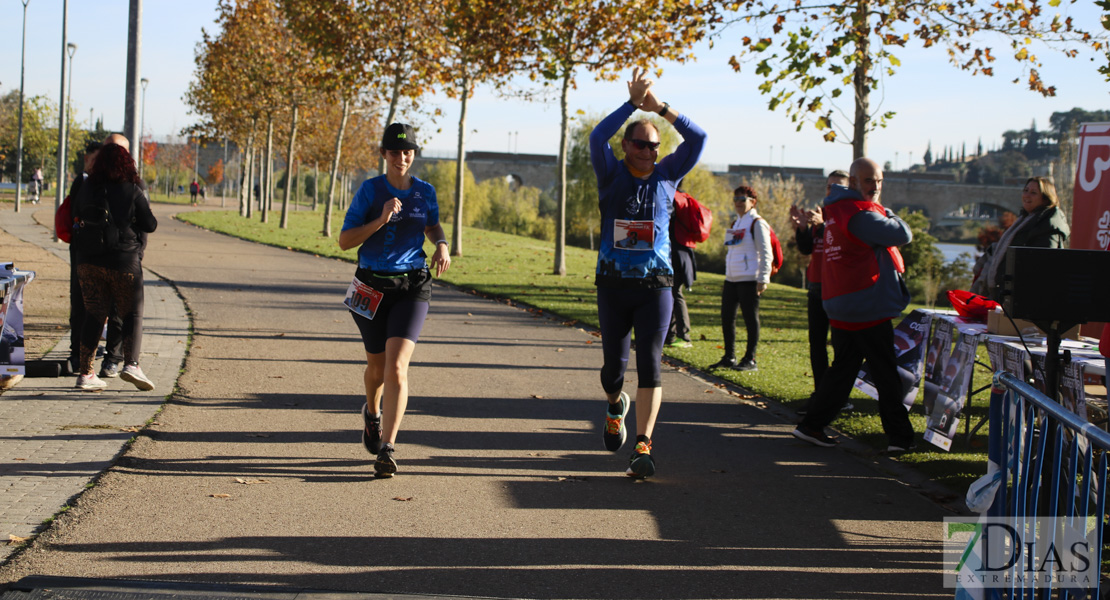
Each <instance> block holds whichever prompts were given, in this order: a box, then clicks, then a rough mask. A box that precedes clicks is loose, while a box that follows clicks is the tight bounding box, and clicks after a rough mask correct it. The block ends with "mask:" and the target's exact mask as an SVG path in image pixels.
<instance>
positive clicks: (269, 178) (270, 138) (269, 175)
mask: <svg viewBox="0 0 1110 600" xmlns="http://www.w3.org/2000/svg"><path fill="white" fill-rule="evenodd" d="M262 164H263V166H264V167H265V169H266V174H265V175H264V176H263V178H262V206H261V208H262V222H263V223H269V219H270V195H271V194H272V193H273V188H271V187H270V186H271V185H272V184H273V179H274V116H273V114H271V115H270V116H269V119H268V120H267V123H266V156H265V158H263V159H262Z"/></svg>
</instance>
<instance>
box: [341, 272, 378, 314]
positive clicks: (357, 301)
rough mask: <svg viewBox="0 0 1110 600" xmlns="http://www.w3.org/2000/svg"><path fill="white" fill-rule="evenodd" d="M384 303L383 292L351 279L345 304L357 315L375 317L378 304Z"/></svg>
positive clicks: (356, 279)
mask: <svg viewBox="0 0 1110 600" xmlns="http://www.w3.org/2000/svg"><path fill="white" fill-rule="evenodd" d="M381 303H382V293H381V292H379V291H378V290H375V289H374V288H372V287H370V286H368V285H366V284H365V283H363V282H361V281H359V280H358V278H355V279H352V280H351V285H350V286H349V287H348V288H347V297H346V298H345V299H344V300H343V304H344V305H345V306H346V307H347V308H349V309H350V310H351V312H353V313H355V314H356V315H361V316H363V317H366V318H367V319H373V318H374V314H376V313H377V312H378V305H379V304H381Z"/></svg>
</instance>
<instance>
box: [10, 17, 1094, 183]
mask: <svg viewBox="0 0 1110 600" xmlns="http://www.w3.org/2000/svg"><path fill="white" fill-rule="evenodd" d="M127 4H128V3H127V0H83V1H77V0H74V1H71V2H69V41H70V42H73V43H75V44H77V46H78V49H77V52H76V54H75V56H74V67H75V70H74V73H73V90H72V97H73V102H74V105H75V107H76V108H75V110H76V116H77V118H78V119H79V120H81V121H87V120H88V119H89V109H90V108H91V109H92V111H93V114H94V116H95V117H96V118H99V117H100V116H103V117H104V119H105V124H106V126H107V127H109V128H113V129H119V128H121V127H122V124H123V103H124V81H123V79H124V73H125V70H126V42H127ZM61 6H62V1H61V0H30V3H29V5H28V8H27V58H26V65H27V74H26V92H27V94H28V95H40V94H41V95H46V96H48V97H50V98H52V99H54V100H56V99H57V96H58V93H59V87H60V71H59V68H60V57H61V45H62V44H61V29H62V27H61V13H62V9H61ZM215 6H216V2H215V1H214V0H191V1H189V2H177V1H170V0H147V1H146V2H144V7H143V8H144V10H143V56H142V76H144V77H147V78H148V79H150V85H149V87H148V88H147V96H146V129H147V131H148V132H152V133H153V134H155V135H165V134H171V133H177V132H179V131H180V130H181V129H182V128H183V127H186V126H187V125H189V124H191V123H193V122H195V120H196V118H195V117H194V116H192V115H190V114H189V113H188V108H187V107H186V106H185V105H184V103H183V101H182V99H181V98H182V96H183V94H184V93H185V89H186V87H187V85H188V83H189V81H190V79H191V78H192V74H193V69H194V64H193V56H194V49H195V46H196V44H197V42H198V41H199V40H200V35H201V28H202V27H203V28H207V29H208V30H209V31H210V32H211V31H212V30H213V22H214V19H215ZM1050 10H1053V9H1050ZM1070 10H1071V15H1072V16H1073V17H1075V20H1076V22H1077V23H1081V24H1086V26H1087V27H1090V28H1094V27H1095V26H1096V24H1095V21H1096V19H1097V18H1098V16H1099V14H1100V13H1099V11H1098V10H1097V9H1096V7H1095V6H1094V5H1093V3H1092V2H1082V3H1080V4H1079V5H1077V6H1076V7H1072V8H1071V9H1070ZM22 13H23V7H22V4H21V1H20V0H4V1H3V2H2V3H0V24H2V25H0V28H2V31H0V56H3V61H2V64H0V89H2V90H3V91H5V92H6V91H9V90H11V89H16V88H18V87H19V56H20V27H21V22H22ZM743 34H744V33H742V32H740V31H737V32H732V33H729V34H728V35H727V36H726V37H725V38H724V39H721V40H719V41H718V42H717V44H716V48H714V49H713V50H709V49H708V48H707V47H705V46H699V47H698V48H697V49H696V53H697V55H698V57H699V58H698V61H697V62H696V63H693V64H687V65H663V68H664V73H663V76H662V77H660V78H659V79H658V82H657V84H656V90H657V93H658V94H659V96H660V97H661V98H662V99H664V100H666V101H668V102H670V103H671V105H672V106H674V107H675V108H676V109H678V110H679V111H681V112H683V113H685V114H687V115H689V116H690V118H691V119H693V120H694V121H695V122H696V123H698V124H699V125H701V126H702V127H703V128H704V129H705V130H706V131H708V132H709V143H708V145H707V148H706V151H705V154H704V155H703V157H702V160H703V162H707V163H712V164H720V165H723V164H730V163H731V164H737V163H743V164H767V163H768V162H769V161H770V162H771V163H772V164H774V165H778V164H779V163H780V162H782V161H783V160H784V159H785V163H786V164H787V165H792V166H805V167H819V168H824V169H826V170H831V169H833V168H838V167H840V168H842V167H844V166H846V164H847V163H848V162H849V161H850V160H851V147H850V146H848V145H846V144H840V143H835V144H830V143H826V142H824V141H823V140H822V139H821V137H820V135H819V134H818V133H817V132H816V131H815V130H813V129H812V128H809V127H807V128H804V129H803V130H802V131H801V132H795V131H794V125H793V124H792V123H790V121H789V119H788V118H787V117H786V116H785V114H784V113H782V112H781V111H776V112H770V111H768V110H767V108H766V106H767V100H768V97H767V96H763V95H761V94H759V92H758V90H757V86H758V85H759V83H760V82H761V79H759V78H757V77H755V76H754V75H753V74H751V72H750V70H748V72H745V73H742V74H735V73H733V72H732V70H731V68H730V67H729V66H728V64H727V61H728V57H729V56H730V55H731V54H733V51H734V49H735V48H736V47H737V43H736V42H735V40H736V39H737V38H738V37H739V36H741V35H743ZM1006 50H1007V47H1006V46H1005V45H1004V44H1001V43H999V44H995V45H994V54H995V55H996V56H999V57H1000V58H999V61H998V63H996V72H997V73H998V74H997V75H996V76H995V77H991V78H988V77H973V76H971V75H969V74H967V73H964V72H961V71H958V70H957V69H956V68H954V67H952V66H950V65H949V64H948V63H947V62H946V60H945V56H944V52H943V50H940V49H937V48H933V49H928V50H924V49H921V48H920V47H912V46H911V47H910V48H907V49H905V50H903V51H901V52H899V53H897V54H898V57H899V58H900V59H901V61H902V64H903V67H902V68H901V69H900V70H899V72H898V73H897V74H896V75H895V76H894V77H893V78H891V79H889V80H888V85H887V86H886V88H885V92H884V95H885V98H884V99H883V104H882V108H883V110H893V111H895V112H897V113H898V114H897V116H896V117H895V118H894V119H893V121H892V122H891V123H890V125H889V126H888V127H887V128H886V129H882V130H879V131H876V132H874V133H872V134H871V138H870V149H869V154H870V155H871V156H872V157H874V158H876V159H878V160H879V161H880V162H884V161H890V162H891V163H892V165H894V164H896V165H897V166H898V167H899V168H904V167H906V166H907V164H908V161H909V157H910V153H912V155H913V159H914V162H920V161H921V157H922V155H923V154H924V151H925V148H926V145H927V144H928V143H929V142H930V141H931V142H932V146H933V151H934V153H937V152H938V151H939V150H941V149H942V148H943V147H944V146H945V145H951V146H955V147H957V148H959V146H960V145H961V144H963V143H966V144H967V146H968V149H969V150H971V149H973V148H974V147H975V144H976V143H977V141H978V140H979V139H980V138H981V139H982V140H983V144H984V145H985V146H987V147H989V146H991V145H992V144H996V143H1000V140H1001V134H1002V132H1003V131H1006V130H1008V129H1020V128H1025V127H1028V126H1029V124H1030V123H1031V122H1032V121H1033V120H1036V122H1037V125H1038V127H1039V128H1042V129H1044V128H1047V127H1048V118H1049V116H1050V115H1051V114H1052V113H1053V112H1055V111H1064V110H1069V109H1071V108H1074V107H1081V108H1085V109H1088V110H1094V109H1107V108H1110V97H1108V95H1107V94H1108V92H1110V83H1108V82H1106V80H1105V79H1104V78H1103V77H1102V76H1101V75H1099V74H1098V72H1097V67H1098V65H1100V64H1105V63H1106V60H1107V59H1106V57H1105V55H1095V54H1093V53H1088V54H1086V55H1084V56H1082V57H1080V58H1078V59H1065V58H1063V57H1060V56H1059V55H1057V54H1055V53H1051V52H1048V51H1047V50H1046V49H1038V50H1037V52H1036V53H1037V54H1038V56H1039V57H1040V58H1041V59H1042V60H1043V62H1044V66H1043V67H1042V68H1041V69H1040V71H1041V74H1042V76H1043V77H1044V78H1045V79H1046V80H1047V81H1048V82H1049V83H1050V84H1053V85H1056V86H1057V96H1056V97H1053V98H1042V97H1041V96H1040V95H1039V94H1036V93H1034V92H1030V91H1028V90H1027V89H1026V88H1025V87H1024V86H1023V85H1020V84H1013V83H1010V81H1011V80H1012V79H1014V78H1015V77H1018V76H1020V75H1021V73H1020V70H1019V69H1018V68H1017V67H1016V66H1015V65H1014V64H1013V63H1012V61H1010V60H1008V58H1003V57H1006V56H1007V53H1006ZM1092 59H1093V60H1092ZM628 78H629V74H627V73H626V74H624V76H623V77H622V79H621V80H620V81H616V82H602V83H594V82H592V81H591V78H590V76H589V75H588V74H585V73H582V74H580V76H579V89H578V90H577V91H575V92H573V93H572V95H571V109H572V113H573V112H574V111H577V110H582V111H585V112H587V113H606V112H609V111H611V110H612V109H613V108H615V107H616V106H617V105H619V104H620V103H621V102H623V101H624V100H625V99H626V98H627V94H626V90H625V84H624V83H623V81H624V80H625V79H628ZM879 95H880V94H879V93H876V94H874V95H873V99H872V105H873V106H874V105H875V104H876V103H877V102H878V100H879ZM428 101H429V102H430V103H432V104H435V105H437V106H439V107H440V108H441V109H442V110H443V111H444V115H443V116H442V117H440V118H439V119H438V121H437V122H435V123H430V122H426V123H423V124H421V125H422V126H421V137H422V140H421V142H422V144H423V145H424V147H425V148H427V149H430V150H442V151H450V150H453V149H454V148H455V145H456V143H457V141H456V139H457V130H458V123H457V121H458V103H457V102H455V101H451V100H449V99H448V98H447V97H446V95H445V94H443V93H439V94H436V95H435V96H432V97H430V98H429V99H428ZM842 108H843V109H844V110H846V111H849V112H850V111H851V110H852V107H851V106H850V105H844V106H842ZM559 119H560V115H559V106H558V101H557V99H553V100H552V101H551V102H549V103H546V104H545V103H528V102H524V101H520V100H505V99H500V98H498V97H497V96H496V95H495V94H493V93H492V92H491V91H490V90H488V89H484V88H479V90H478V94H477V96H476V97H475V98H473V99H472V100H471V102H470V106H469V110H468V123H467V130H468V134H467V147H468V148H469V149H472V150H490V151H504V150H510V149H512V150H516V151H519V152H529V153H544V154H554V153H556V152H557V151H558V144H559V137H558V136H559Z"/></svg>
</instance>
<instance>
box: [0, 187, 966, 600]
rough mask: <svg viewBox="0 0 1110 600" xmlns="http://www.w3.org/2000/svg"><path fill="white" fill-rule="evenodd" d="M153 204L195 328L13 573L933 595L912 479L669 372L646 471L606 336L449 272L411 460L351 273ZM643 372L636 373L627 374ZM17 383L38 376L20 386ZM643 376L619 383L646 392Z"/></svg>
mask: <svg viewBox="0 0 1110 600" xmlns="http://www.w3.org/2000/svg"><path fill="white" fill-rule="evenodd" d="M175 210H183V209H181V208H180V207H176V208H175V207H169V206H158V207H156V214H157V215H158V217H159V223H160V224H159V228H158V231H157V232H156V233H155V234H153V235H152V236H151V242H150V247H149V249H148V252H147V256H146V260H145V266H146V267H147V268H148V269H149V270H151V271H152V272H154V273H156V274H158V275H159V276H160V277H163V278H165V279H166V280H168V281H170V282H172V285H173V286H175V287H176V289H177V291H178V293H179V294H180V295H181V297H182V298H183V299H184V302H185V305H186V306H187V308H188V311H189V313H190V316H191V319H192V325H193V339H192V346H191V349H190V351H189V354H188V357H187V359H186V362H185V367H184V370H183V372H182V373H181V375H180V378H179V380H178V390H177V392H176V393H175V394H174V395H173V397H172V398H171V399H170V401H169V402H168V404H167V405H166V407H165V410H164V411H163V412H162V413H161V414H160V415H159V416H158V417H157V419H156V421H155V422H154V423H153V424H152V425H150V426H149V427H147V428H146V429H145V430H144V431H143V433H142V434H141V435H140V436H139V438H138V439H137V440H136V442H135V443H134V444H133V445H132V446H131V447H130V449H129V450H128V451H127V452H126V453H125V454H124V455H123V456H122V457H121V458H120V459H119V460H118V462H117V463H116V464H115V466H114V467H112V468H111V469H110V470H109V471H108V472H107V473H106V474H105V475H104V476H103V477H102V478H101V479H100V480H99V482H98V484H97V485H96V486H95V487H93V488H92V489H90V490H88V491H87V492H85V493H84V494H83V495H82V496H81V497H80V499H79V500H78V501H77V502H76V505H75V506H74V507H73V508H72V509H70V510H69V511H68V512H66V513H65V514H64V515H61V516H60V517H59V518H58V519H57V520H56V522H55V523H54V525H53V526H52V527H51V528H50V529H49V530H48V531H47V532H45V533H44V534H43V535H41V536H40V537H39V539H38V540H37V541H36V543H35V544H34V545H33V546H32V547H31V548H30V549H28V550H27V551H25V552H22V553H20V554H19V555H18V556H17V557H16V558H15V559H14V560H13V561H11V563H9V564H8V565H6V566H4V567H3V569H0V581H13V580H16V579H19V578H20V577H25V576H28V575H52V576H74V577H93V578H114V579H141V580H157V581H185V582H205V583H217V584H259V585H280V586H287V587H294V588H311V589H325V590H337V591H360V592H374V593H382V594H392V595H404V594H413V595H416V594H422V595H463V596H483V597H498V598H502V597H513V598H718V597H727V598H827V599H833V598H845V599H848V598H850V599H859V598H933V597H935V598H941V597H945V598H947V597H951V595H952V590H946V589H944V588H943V587H942V586H941V575H940V564H939V563H940V549H941V544H942V540H941V526H940V521H941V518H942V517H943V516H945V515H948V514H950V513H949V512H947V511H945V510H944V509H942V508H941V507H939V506H938V505H937V504H935V503H934V502H932V501H930V500H929V499H928V498H926V497H925V496H923V495H922V494H921V493H920V492H919V490H918V489H915V487H914V486H911V485H907V484H906V483H904V482H903V481H900V480H899V479H898V478H896V477H894V476H891V475H888V474H887V473H886V472H885V471H883V470H880V469H877V468H875V465H873V464H870V461H868V460H864V459H860V458H859V457H857V456H853V455H851V454H849V453H848V452H845V451H843V450H841V449H831V450H830V449H822V448H816V447H813V446H810V445H809V444H805V443H803V442H799V441H797V440H795V439H793V438H792V437H791V436H790V430H791V429H792V427H793V425H792V424H791V423H790V422H789V421H787V420H785V419H783V418H781V417H780V416H778V415H776V414H775V412H774V411H772V410H766V409H762V408H760V407H758V406H755V405H753V403H751V402H745V401H742V400H741V399H740V398H739V397H737V396H736V395H735V394H731V393H729V392H728V391H727V390H725V389H722V388H721V387H718V386H717V385H715V384H714V383H713V382H712V381H709V380H705V379H701V378H698V377H694V376H691V375H689V374H686V373H684V372H682V371H680V370H677V369H673V368H665V369H664V375H663V386H664V405H663V409H662V412H661V415H660V424H659V426H658V427H657V429H656V433H655V436H654V452H653V454H654V455H655V456H656V460H657V464H658V474H657V476H656V477H654V478H652V479H650V480H647V481H643V482H637V481H633V480H631V479H629V478H627V477H625V476H624V475H623V472H624V469H625V466H626V464H627V460H628V454H629V453H630V452H631V444H627V445H626V446H625V448H623V449H622V450H621V451H620V452H618V453H616V454H612V453H609V452H606V451H605V450H604V448H603V446H602V441H601V420H602V413H603V411H604V410H605V404H604V402H603V401H602V394H601V390H600V384H599V380H598V367H599V366H600V361H601V349H600V340H599V338H597V337H595V336H594V335H593V334H591V333H590V332H587V331H583V330H581V329H578V328H575V327H570V326H566V325H564V324H562V323H560V322H559V321H558V320H552V319H548V318H546V317H543V316H537V315H535V314H533V313H531V312H528V311H526V310H521V309H518V308H514V307H510V306H506V305H504V304H499V303H496V302H493V301H490V300H486V299H482V298H478V297H476V296H474V295H470V294H466V293H462V292H460V291H457V290H454V289H451V288H447V287H443V286H437V287H436V289H435V291H434V293H433V298H432V309H431V313H430V315H429V318H428V321H427V323H426V325H425V328H424V333H423V336H422V338H421V340H420V343H419V344H418V346H417V349H416V353H415V355H414V357H413V364H412V368H411V371H410V387H411V399H410V403H409V411H408V414H407V416H406V417H405V420H404V423H403V425H402V431H401V435H400V437H399V439H398V445H397V454H396V458H397V461H398V463H399V466H400V470H399V473H398V475H397V476H396V477H395V478H393V479H389V480H375V479H373V478H372V477H371V473H372V466H371V463H372V457H371V456H370V455H368V454H367V453H366V452H365V450H364V449H363V448H362V445H361V444H360V442H359V428H360V427H361V419H360V417H359V408H360V407H361V404H362V402H363V391H362V368H363V365H364V354H363V350H362V346H361V343H360V341H359V338H358V333H357V330H356V328H355V326H354V323H353V322H352V319H351V317H350V316H349V314H348V312H347V310H346V309H345V308H344V307H343V306H342V304H341V300H342V295H343V292H344V291H345V289H346V287H347V284H348V283H349V281H350V278H351V276H352V274H353V267H352V265H350V264H346V263H341V262H338V261H335V260H330V259H325V258H319V257H314V256H311V255H307V254H301V253H295V252H290V251H286V250H283V249H278V248H271V247H266V246H261V245H257V244H251V243H247V242H243V241H240V240H236V239H233V238H230V237H226V236H222V235H218V234H214V233H210V232H207V231H203V230H200V229H197V228H195V227H192V226H190V225H186V224H183V223H181V222H178V221H175V220H172V219H171V218H170V214H171V213H172V212H174V211H175ZM628 380H629V381H630V382H634V381H635V376H634V374H632V373H630V377H629V378H628ZM25 383H26V382H25ZM632 386H634V383H628V384H626V388H627V389H628V390H629V391H630V392H631V391H632Z"/></svg>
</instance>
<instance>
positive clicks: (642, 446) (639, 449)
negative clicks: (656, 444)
mask: <svg viewBox="0 0 1110 600" xmlns="http://www.w3.org/2000/svg"><path fill="white" fill-rule="evenodd" d="M624 474H625V475H628V476H629V477H632V478H634V479H647V478H648V477H651V476H652V475H655V459H654V458H652V457H651V440H647V441H640V442H636V449H635V450H633V451H632V457H631V458H629V459H628V470H627V471H625V472H624Z"/></svg>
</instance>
